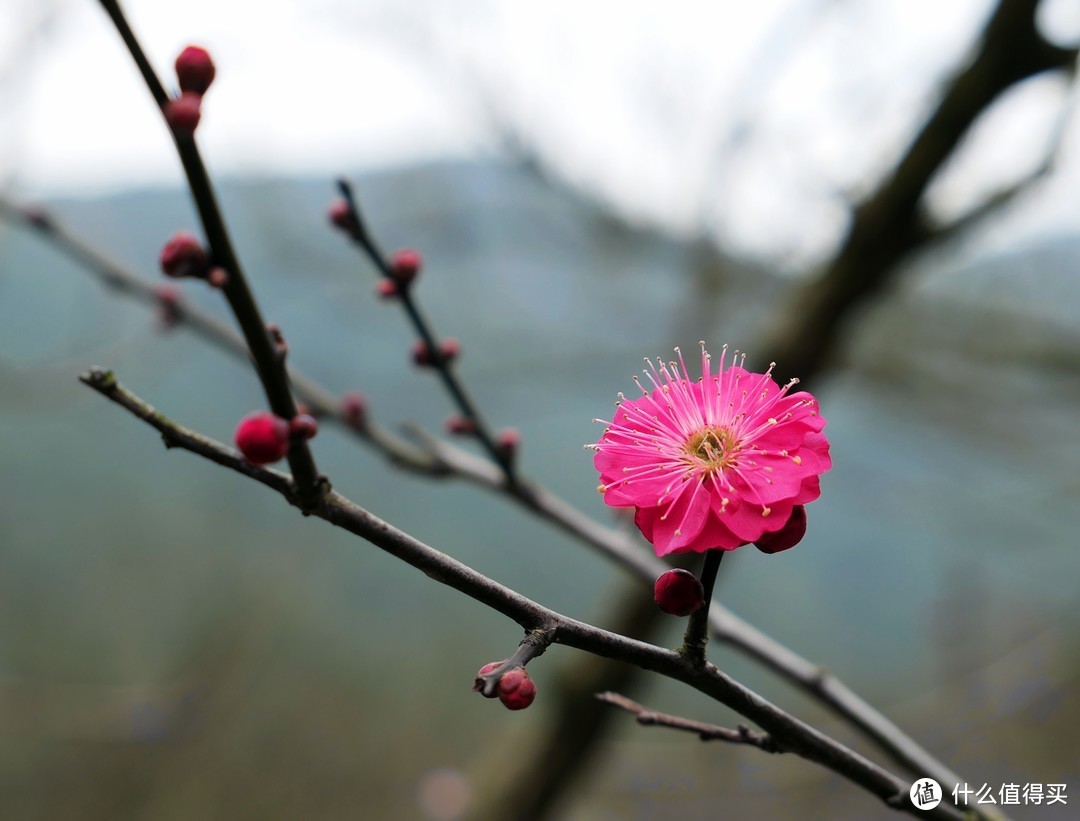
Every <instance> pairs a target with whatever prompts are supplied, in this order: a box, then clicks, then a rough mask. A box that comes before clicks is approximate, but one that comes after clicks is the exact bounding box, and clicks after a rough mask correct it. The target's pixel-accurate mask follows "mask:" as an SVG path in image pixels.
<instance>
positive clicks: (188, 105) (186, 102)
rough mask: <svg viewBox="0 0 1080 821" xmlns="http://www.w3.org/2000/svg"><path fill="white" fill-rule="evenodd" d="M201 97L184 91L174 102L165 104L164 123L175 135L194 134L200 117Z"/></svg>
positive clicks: (170, 101)
mask: <svg viewBox="0 0 1080 821" xmlns="http://www.w3.org/2000/svg"><path fill="white" fill-rule="evenodd" d="M201 109H202V97H201V96H199V95H198V94H193V93H192V92H190V91H185V92H184V93H183V94H181V95H180V96H179V97H177V98H176V99H175V100H169V102H167V103H165V122H167V123H168V124H169V128H171V129H172V130H173V131H174V132H175V133H177V134H187V135H189V136H190V135H191V134H194V133H195V129H196V127H198V125H199V119H200V118H201V117H202V111H201Z"/></svg>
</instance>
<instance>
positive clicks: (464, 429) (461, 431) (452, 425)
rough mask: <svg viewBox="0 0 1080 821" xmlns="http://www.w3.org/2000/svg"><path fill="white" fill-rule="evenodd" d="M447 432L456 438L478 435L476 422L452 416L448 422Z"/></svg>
mask: <svg viewBox="0 0 1080 821" xmlns="http://www.w3.org/2000/svg"><path fill="white" fill-rule="evenodd" d="M446 432H447V433H452V434H454V435H455V436H469V435H471V434H474V433H476V422H474V421H473V420H472V419H469V418H468V417H467V416H451V417H450V418H449V419H447V420H446Z"/></svg>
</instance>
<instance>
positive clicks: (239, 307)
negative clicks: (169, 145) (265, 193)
mask: <svg viewBox="0 0 1080 821" xmlns="http://www.w3.org/2000/svg"><path fill="white" fill-rule="evenodd" d="M100 2H101V5H102V7H103V8H104V9H105V12H106V14H108V15H109V18H110V19H111V20H112V22H113V24H114V25H115V26H116V29H117V31H118V32H119V33H120V37H121V39H122V40H123V41H124V45H125V46H127V49H128V51H129V52H130V53H131V57H132V59H133V60H134V61H135V64H136V66H138V69H139V72H140V73H141V74H142V77H143V80H144V81H145V82H146V86H147V88H148V89H149V90H150V93H151V95H152V96H153V98H154V100H155V102H157V104H158V107H159V108H160V109H161V113H162V117H163V118H164V116H165V108H166V106H167V104H168V102H169V97H168V94H167V93H166V92H165V90H164V86H163V85H162V83H161V81H160V80H159V79H158V77H157V75H156V74H155V73H154V69H153V67H151V65H150V61H149V60H148V59H147V57H146V54H145V53H144V52H143V50H142V47H141V46H140V45H139V41H138V39H137V38H136V37H135V35H134V34H133V33H132V30H131V27H130V26H129V25H128V23H127V20H126V19H125V17H124V13H123V11H122V9H121V8H120V4H119V3H118V2H116V0H100ZM169 133H170V134H172V137H173V142H174V143H175V145H176V151H177V154H178V155H179V157H180V162H181V164H182V165H183V167H184V174H185V175H186V176H187V181H188V187H189V188H190V189H191V196H192V199H193V201H194V203H195V207H196V210H197V211H198V213H199V219H200V221H201V222H202V226H203V231H204V232H205V234H206V242H207V244H208V245H209V246H210V251H211V254H212V256H213V260H214V264H215V265H218V266H220V267H222V268H224V269H225V271H226V272H227V274H228V277H227V279H226V281H225V283H224V286H223V288H222V292H223V293H224V294H225V298H226V299H227V300H228V302H229V307H230V308H231V309H232V312H233V314H234V315H235V316H236V322H237V324H238V325H239V326H240V330H241V332H242V333H243V335H244V340H245V342H246V343H247V347H248V350H249V351H250V352H251V358H252V361H253V362H254V364H255V371H256V373H257V374H258V376H259V380H260V381H261V382H262V386H263V390H264V392H265V393H266V398H267V401H268V402H269V404H270V409H271V410H272V411H273V412H274V413H275V414H277V415H278V416H280V417H282V418H284V419H292V418H293V417H294V416H296V413H297V411H296V400H295V399H294V398H293V395H292V390H291V389H290V387H289V377H288V373H287V371H286V368H285V358H284V357H283V356H282V355H281V354H280V353H279V352H278V350H277V348H276V346H275V343H274V341H273V340H272V339H271V336H270V334H269V332H268V330H267V324H266V320H264V319H263V316H262V312H261V311H260V310H259V306H258V303H256V301H255V296H254V294H253V293H252V292H251V288H250V287H248V283H247V278H246V277H245V276H244V271H243V268H242V267H241V266H240V259H239V257H238V256H237V254H236V251H235V250H234V249H233V245H232V238H231V236H230V234H229V230H228V228H227V227H226V225H225V218H224V217H223V215H222V213H221V209H220V207H219V206H218V203H217V197H216V196H215V195H214V188H213V185H211V183H210V176H209V175H208V174H207V173H206V166H205V165H204V164H203V161H202V156H201V155H200V154H199V149H198V147H197V146H196V144H195V138H194V136H193V135H191V134H181V133H179V132H178V131H177V130H175V129H172V128H170V129H169ZM288 459H289V467H290V468H291V469H292V473H293V477H294V478H295V481H296V482H297V487H298V489H299V492H300V498H301V500H302V501H303V502H304V504H309V505H311V504H315V502H316V500H317V497H318V494H319V493H320V492H321V491H322V487H323V484H324V483H323V480H322V479H321V477H320V476H319V471H318V468H317V467H316V466H315V458H314V456H313V455H312V453H311V448H309V447H308V444H307V442H306V441H305V440H304V439H303V438H302V437H296V438H294V439H293V441H292V442H291V444H290V446H289V453H288Z"/></svg>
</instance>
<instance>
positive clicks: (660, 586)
mask: <svg viewBox="0 0 1080 821" xmlns="http://www.w3.org/2000/svg"><path fill="white" fill-rule="evenodd" d="M653 598H654V599H655V600H656V603H657V605H659V607H660V609H661V610H663V611H664V612H665V613H670V614H671V615H672V616H689V615H690V614H691V613H693V612H694V611H696V610H699V609H700V608H701V606H702V605H703V604H705V588H704V587H703V586H702V584H701V582H700V581H698V578H697V576H695V575H694V574H693V573H691V572H690V571H689V570H682V569H675V570H669V571H667V572H666V573H663V574H661V576H660V578H658V579H657V580H656V584H655V585H654V586H653Z"/></svg>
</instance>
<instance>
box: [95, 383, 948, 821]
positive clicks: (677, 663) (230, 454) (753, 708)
mask: <svg viewBox="0 0 1080 821" xmlns="http://www.w3.org/2000/svg"><path fill="white" fill-rule="evenodd" d="M81 379H82V381H83V382H85V383H86V384H87V385H89V386H90V387H91V388H93V389H94V390H96V391H98V392H99V393H101V394H102V395H103V396H105V397H107V398H108V399H110V400H112V401H114V402H116V403H117V404H119V405H121V406H122V407H124V408H125V409H127V410H128V411H129V412H131V413H133V414H134V415H135V416H137V417H138V418H139V419H142V420H143V421H144V422H146V423H147V424H149V425H150V426H152V427H153V428H155V429H156V430H157V431H158V432H159V433H161V434H162V436H163V437H164V438H165V441H166V443H167V444H169V445H170V446H173V447H179V448H183V449H185V450H190V451H191V452H193V453H196V454H198V455H200V456H204V457H205V458H208V459H211V460H212V461H214V462H215V463H216V464H219V465H222V466H224V467H228V468H230V469H232V470H234V471H236V472H238V473H241V474H243V475H244V476H247V477H249V478H251V479H254V480H255V481H257V482H260V483H262V484H264V485H266V486H268V487H270V488H272V489H274V490H276V491H277V492H278V493H280V494H281V495H282V496H284V497H285V499H286V500H287V501H288V502H289V503H290V504H293V505H295V506H297V507H301V509H302V510H303V511H304V513H305V514H310V515H313V516H317V517H319V518H322V519H325V520H326V521H328V522H330V523H331V524H333V525H335V526H337V527H340V528H342V529H344V530H347V531H349V532H350V533H353V534H355V535H357V536H360V537H361V538H363V539H365V540H367V541H369V542H371V543H372V544H374V545H375V546H376V547H379V548H381V549H382V550H384V551H386V552H387V553H389V554H390V555H392V556H394V557H396V558H398V559H401V560H402V561H404V562H406V563H407V564H410V565H412V566H413V567H415V568H417V569H419V570H421V571H422V572H423V573H425V574H426V575H427V576H428V577H429V578H431V579H433V580H435V581H437V582H440V583H442V584H445V585H447V586H449V587H451V588H453V589H455V590H457V591H459V592H461V593H464V594H465V595H467V596H469V597H470V598H472V599H474V600H476V601H478V602H480V603H481V604H484V605H486V606H487V607H489V608H491V609H493V610H495V611H496V612H498V613H501V614H503V615H504V616H506V617H507V618H510V619H512V620H513V621H515V622H517V623H518V624H519V625H521V627H523V628H524V629H525V630H526V631H542V632H543V633H544V634H545V635H546V636H550V637H551V638H550V640H551V641H552V642H553V643H556V644H562V645H565V646H567V647H574V648H576V649H579V650H584V651H586V652H588V653H592V654H594V655H598V656H602V657H604V658H608V659H612V660H615V661H619V662H623V663H626V664H632V665H634V666H636V667H640V668H641V669H643V670H649V671H652V672H655V673H659V674H660V675H664V676H667V677H669V678H673V679H675V680H677V681H681V682H683V683H684V684H687V685H689V686H691V687H693V688H694V689H696V690H699V691H700V692H702V693H704V694H706V695H708V696H710V697H711V698H713V699H715V700H716V701H719V702H720V703H721V704H724V705H726V706H727V707H729V708H731V709H732V710H734V711H736V712H737V713H739V714H740V715H742V716H744V717H745V718H747V719H749V720H751V721H753V722H754V723H755V724H757V725H758V726H759V727H761V728H762V729H763V730H764V731H765V732H766V733H768V734H769V735H770V736H771V737H772V738H773V740H774V743H776V744H777V745H779V746H780V747H782V748H783V749H785V750H788V751H790V752H792V753H794V754H796V755H798V756H800V757H802V758H805V759H807V760H808V761H813V762H815V763H817V764H820V765H821V766H823V767H826V768H827V769H829V770H831V771H833V772H835V773H837V774H839V775H841V776H843V777H844V778H846V779H847V780H849V781H851V782H852V783H854V784H857V785H859V786H861V787H862V788H863V789H865V790H867V791H868V792H870V793H872V794H874V795H876V796H878V797H879V798H880V799H881V800H882V801H884V802H885V803H886V804H887V805H888V806H890V807H892V808H893V809H896V810H900V811H904V812H908V813H910V814H912V815H915V816H916V817H929V818H963V814H962V813H960V812H959V811H958V810H957V809H956V808H954V807H951V806H946V805H939V806H938V807H937V808H936V809H935V810H932V811H931V813H930V814H929V815H926V814H924V813H922V812H921V811H920V810H918V809H916V808H915V807H914V806H913V805H912V804H911V802H910V799H909V797H908V783H907V782H906V781H904V780H902V779H900V778H898V777H896V776H894V775H892V774H891V773H889V772H888V771H886V770H885V769H883V768H882V767H880V766H879V765H877V764H875V763H873V762H872V761H870V760H868V759H866V758H864V757H863V756H861V755H859V754H858V753H856V752H855V751H853V750H851V749H849V748H847V747H845V746H844V745H842V744H840V743H838V742H836V741H834V740H833V739H831V738H829V737H828V736H826V735H824V734H823V733H821V732H819V731H818V730H816V729H814V728H813V727H811V726H809V725H807V724H805V723H804V722H802V721H800V720H799V719H797V718H795V717H794V716H792V715H790V714H788V713H786V712H784V711H783V710H781V709H780V708H778V707H776V706H775V705H773V704H771V703H770V702H768V701H766V700H765V699H764V698H762V697H761V696H759V695H758V694H757V693H754V692H753V691H751V690H749V689H747V688H746V687H744V686H743V685H741V684H739V683H738V682H736V681H735V680H733V679H731V678H730V677H728V676H726V675H725V674H724V673H722V672H720V671H719V670H718V669H717V668H716V667H715V666H713V665H711V664H706V665H704V666H698V665H694V664H692V663H691V662H689V661H688V660H687V659H685V658H684V657H683V656H682V655H680V654H679V653H676V652H674V651H671V650H665V649H663V648H660V647H656V646H654V645H650V644H646V643H644V642H641V641H636V640H634V639H630V638H627V637H625V636H620V635H618V634H615V633H611V632H608V631H606V630H602V629H600V628H597V627H594V626H592V625H589V624H585V623H584V622H580V621H577V620H575V619H571V618H568V617H566V616H563V615H561V614H559V613H557V612H555V611H553V610H550V609H548V608H546V607H543V606H542V605H540V604H538V603H537V602H534V601H532V600H531V599H528V598H526V597H525V596H522V595H521V594H520V593H517V592H515V591H513V590H511V589H510V588H507V587H505V586H503V585H501V584H499V583H498V582H496V581H494V580H492V579H489V578H488V577H486V576H484V575H482V574H481V573H479V572H477V571H476V570H474V569H473V568H471V567H469V566H468V565H465V564H463V563H462V562H459V561H457V560H456V559H454V558H452V557H450V556H447V555H446V554H444V553H441V552H439V551H438V550H436V549H435V548H433V547H430V546H428V545H426V544H424V543H423V542H421V541H419V540H418V539H415V538H414V537H412V536H410V535H409V534H407V533H405V532H403V531H401V530H399V529H397V528H396V527H394V526H393V525H391V524H389V523H388V522H385V521H383V520H382V519H379V518H378V517H376V516H374V515H373V514H371V513H369V512H368V511H366V510H364V509H363V508H361V507H360V506H359V505H357V504H356V503H354V502H352V501H350V500H349V499H347V498H345V497H344V496H342V495H341V494H340V493H337V492H335V491H331V490H329V489H328V490H326V491H325V492H324V493H323V494H322V495H321V496H320V504H318V505H317V506H316V507H315V508H306V507H303V506H302V503H301V500H300V499H299V497H298V496H297V495H296V493H295V491H294V487H293V483H292V482H291V481H290V480H289V479H288V477H286V476H284V475H283V474H281V473H278V472H277V471H273V470H269V469H266V468H260V467H255V466H253V465H250V464H248V463H247V462H246V461H245V460H244V459H243V458H242V457H241V456H240V455H239V454H237V453H236V452H234V451H232V450H230V449H228V448H226V447H225V446H223V445H220V444H218V443H215V442H214V441H213V440H211V439H208V438H207V437H204V436H201V435H199V434H197V433H194V432H193V431H190V430H188V429H186V428H183V427H181V426H180V425H178V424H176V423H174V422H172V421H171V420H169V419H167V418H166V417H165V416H164V415H162V414H160V413H158V412H157V411H156V410H154V408H152V407H151V406H150V405H148V404H147V403H146V402H144V401H143V400H141V399H139V398H138V397H137V396H135V395H134V394H133V393H131V392H130V391H128V390H126V389H125V388H124V387H123V386H121V385H120V384H119V383H118V382H117V381H116V378H115V377H114V376H113V374H112V373H111V372H109V371H103V370H100V369H94V370H92V371H90V372H89V373H87V374H85V375H84V376H82V377H81Z"/></svg>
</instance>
